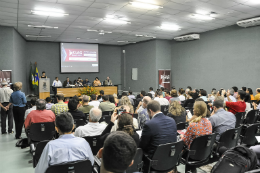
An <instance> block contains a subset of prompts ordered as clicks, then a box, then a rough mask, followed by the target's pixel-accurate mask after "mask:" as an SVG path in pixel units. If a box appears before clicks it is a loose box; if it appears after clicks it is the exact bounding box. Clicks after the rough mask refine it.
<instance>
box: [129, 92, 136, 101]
mask: <svg viewBox="0 0 260 173" xmlns="http://www.w3.org/2000/svg"><path fill="white" fill-rule="evenodd" d="M128 98H129V99H132V100H134V99H135V95H133V92H132V91H128Z"/></svg>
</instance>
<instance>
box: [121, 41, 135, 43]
mask: <svg viewBox="0 0 260 173" xmlns="http://www.w3.org/2000/svg"><path fill="white" fill-rule="evenodd" d="M117 42H118V43H136V42H134V41H117Z"/></svg>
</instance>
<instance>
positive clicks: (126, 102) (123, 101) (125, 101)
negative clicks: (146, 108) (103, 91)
mask: <svg viewBox="0 0 260 173" xmlns="http://www.w3.org/2000/svg"><path fill="white" fill-rule="evenodd" d="M120 105H127V106H129V107H130V113H131V114H133V113H134V107H133V105H132V103H131V102H130V100H129V98H128V97H127V96H123V97H122V98H121V100H120Z"/></svg>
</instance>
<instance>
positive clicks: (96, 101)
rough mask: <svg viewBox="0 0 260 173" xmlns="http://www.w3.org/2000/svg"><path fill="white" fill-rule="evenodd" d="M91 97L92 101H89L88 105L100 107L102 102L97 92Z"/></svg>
mask: <svg viewBox="0 0 260 173" xmlns="http://www.w3.org/2000/svg"><path fill="white" fill-rule="evenodd" d="M90 97H91V102H89V103H88V105H89V106H93V107H97V108H98V106H99V104H100V102H99V101H98V100H97V96H96V95H95V94H92V95H91V96H90Z"/></svg>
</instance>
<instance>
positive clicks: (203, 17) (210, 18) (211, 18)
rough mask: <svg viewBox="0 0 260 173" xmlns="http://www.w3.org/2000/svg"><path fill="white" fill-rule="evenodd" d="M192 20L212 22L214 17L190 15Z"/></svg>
mask: <svg viewBox="0 0 260 173" xmlns="http://www.w3.org/2000/svg"><path fill="white" fill-rule="evenodd" d="M191 17H192V18H196V19H200V20H213V19H215V18H214V17H211V16H210V15H202V14H192V15H191Z"/></svg>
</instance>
